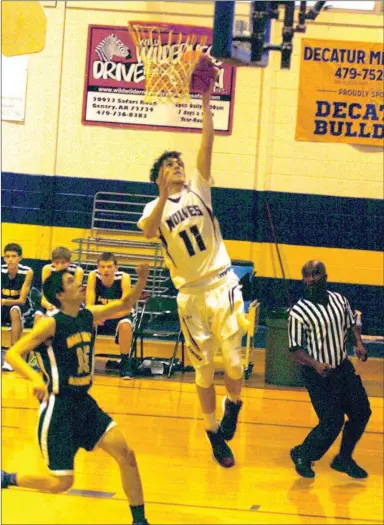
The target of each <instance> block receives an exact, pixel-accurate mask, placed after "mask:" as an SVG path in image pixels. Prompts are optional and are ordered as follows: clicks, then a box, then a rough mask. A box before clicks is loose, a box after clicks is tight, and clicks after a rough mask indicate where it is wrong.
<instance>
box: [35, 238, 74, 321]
mask: <svg viewBox="0 0 384 525" xmlns="http://www.w3.org/2000/svg"><path fill="white" fill-rule="evenodd" d="M71 257H72V254H71V252H70V250H68V248H65V247H64V246H58V247H57V248H55V249H54V250H53V251H52V256H51V258H52V262H51V263H49V264H46V265H45V266H43V269H42V271H41V284H42V285H43V284H44V283H45V281H46V280H47V279H48V277H49V276H50V275H51V274H52V272H58V271H59V270H68V272H69V273H71V274H72V275H73V276H74V277H75V281H76V283H77V284H82V282H83V276H84V270H83V269H82V268H81V266H79V265H77V264H74V263H72V262H71ZM55 311H56V307H55V306H54V305H53V304H51V303H50V302H49V301H48V300H47V298H46V297H45V296H44V294H42V295H41V306H40V308H39V309H38V310H37V312H36V313H35V322H34V325H36V324H37V323H38V322H39V321H40V320H41V319H42V318H43V317H44V315H46V314H47V313H48V315H51V313H52V312H55Z"/></svg>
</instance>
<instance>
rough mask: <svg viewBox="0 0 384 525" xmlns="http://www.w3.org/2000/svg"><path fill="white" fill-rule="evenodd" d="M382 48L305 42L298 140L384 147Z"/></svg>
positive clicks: (331, 42)
mask: <svg viewBox="0 0 384 525" xmlns="http://www.w3.org/2000/svg"><path fill="white" fill-rule="evenodd" d="M383 96H384V51H383V45H382V44H379V43H369V42H343V41H340V42H338V41H330V40H314V39H303V40H302V48H301V62H300V83H299V98H298V110H297V122H296V140H304V141H310V142H344V143H347V144H366V145H369V146H381V147H382V146H383V138H384V125H383V116H384V104H383Z"/></svg>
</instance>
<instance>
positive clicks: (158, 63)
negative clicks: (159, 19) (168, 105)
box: [128, 22, 207, 104]
mask: <svg viewBox="0 0 384 525" xmlns="http://www.w3.org/2000/svg"><path fill="white" fill-rule="evenodd" d="M128 30H129V31H130V33H131V36H132V40H133V42H134V44H135V46H136V52H137V60H138V62H139V63H140V62H141V63H142V64H143V65H144V75H145V96H144V102H154V101H155V102H173V103H174V104H176V103H178V102H181V101H189V100H190V94H189V83H190V81H191V76H192V73H193V70H194V68H195V66H196V63H197V61H198V60H199V57H200V55H201V53H202V51H201V47H202V46H204V45H205V44H206V41H207V37H206V35H200V36H199V37H198V36H197V35H194V34H188V35H187V36H184V37H183V34H182V33H181V32H179V33H175V32H173V31H172V30H169V29H168V28H166V27H161V26H160V25H158V26H151V25H145V24H142V23H136V22H135V23H129V22H128ZM183 38H184V40H183Z"/></svg>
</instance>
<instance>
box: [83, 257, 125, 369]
mask: <svg viewBox="0 0 384 525" xmlns="http://www.w3.org/2000/svg"><path fill="white" fill-rule="evenodd" d="M130 289H131V278H130V276H129V274H127V273H125V272H121V271H120V270H119V268H118V266H117V261H116V258H115V256H114V254H113V253H111V252H104V253H102V254H101V255H100V257H99V258H98V260H97V270H94V271H92V272H91V273H90V274H89V276H88V281H87V291H86V305H87V306H91V305H92V304H107V303H108V302H109V301H111V300H113V299H120V297H122V295H123V294H125V293H129V290H130ZM132 323H133V316H132V312H131V311H125V312H118V313H117V314H116V315H115V316H114V317H113V318H112V319H111V318H110V319H108V320H107V321H104V322H102V323H99V324H98V327H97V333H98V334H112V333H114V334H115V342H116V344H118V345H119V349H120V354H121V363H120V376H121V377H122V378H123V379H129V378H131V377H133V373H132V368H131V365H130V360H129V351H130V348H131V342H132Z"/></svg>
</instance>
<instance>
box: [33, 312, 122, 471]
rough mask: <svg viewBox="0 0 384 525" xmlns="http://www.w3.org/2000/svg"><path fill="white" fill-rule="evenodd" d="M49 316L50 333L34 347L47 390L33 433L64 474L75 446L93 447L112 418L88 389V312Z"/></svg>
mask: <svg viewBox="0 0 384 525" xmlns="http://www.w3.org/2000/svg"><path fill="white" fill-rule="evenodd" d="M53 318H54V319H55V322H56V331H55V336H54V337H53V339H52V340H51V341H49V342H47V344H44V345H40V346H39V347H38V348H36V350H35V352H36V357H37V360H38V362H39V365H40V368H41V370H42V372H43V373H44V376H45V380H46V382H47V385H48V391H49V394H50V395H49V399H48V402H44V403H42V404H41V407H40V416H39V423H38V437H39V443H40V448H41V452H42V454H43V457H44V459H45V461H46V463H47V465H48V468H49V470H50V471H51V472H52V473H53V474H55V475H57V476H60V475H62V476H64V475H68V474H70V473H71V472H72V471H73V466H74V458H75V455H76V453H77V451H78V449H79V448H84V449H85V450H92V449H93V448H94V447H95V445H96V444H97V443H98V442H99V441H100V439H101V438H102V436H103V435H104V434H105V432H106V431H107V430H109V429H110V428H112V427H113V426H115V425H116V423H115V422H114V421H113V420H112V418H111V417H110V416H109V415H108V414H106V413H105V412H104V411H103V410H101V409H100V408H99V406H98V405H97V403H96V401H95V400H94V399H93V398H92V397H91V396H90V395H89V394H88V390H89V388H90V387H91V385H92V378H93V362H94V354H93V340H92V327H93V315H92V313H91V312H90V311H89V310H87V309H83V310H80V311H79V313H78V315H77V316H76V317H72V316H70V315H66V314H64V313H63V312H61V311H59V312H58V313H57V314H55V315H54V316H53Z"/></svg>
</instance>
